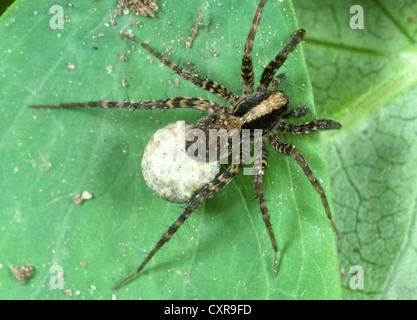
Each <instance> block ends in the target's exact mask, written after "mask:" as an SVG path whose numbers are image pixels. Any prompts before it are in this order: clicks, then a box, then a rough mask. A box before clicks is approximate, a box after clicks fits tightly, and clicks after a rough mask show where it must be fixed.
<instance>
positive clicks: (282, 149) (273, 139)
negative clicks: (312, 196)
mask: <svg viewBox="0 0 417 320" xmlns="http://www.w3.org/2000/svg"><path fill="white" fill-rule="evenodd" d="M269 143H271V144H272V145H273V147H274V148H275V150H276V151H277V152H278V153H280V154H283V155H287V156H292V157H293V158H294V160H295V161H296V162H297V163H298V165H299V166H300V167H301V169H303V171H304V174H305V175H306V176H307V178H308V180H310V182H311V184H312V185H313V187H314V189H316V191H317V193H318V194H319V195H320V197H321V201H322V203H323V206H324V209H325V211H326V214H327V217H328V218H329V221H330V223H331V225H332V227H333V230H334V232H335V234H336V237H337V239H338V240H339V239H340V234H339V232H338V231H337V228H336V226H335V224H334V222H333V219H332V214H331V212H330V207H329V203H328V201H327V197H326V194H325V193H324V189H323V187H322V186H321V184H320V182H319V181H318V180H317V178H316V176H315V175H314V173H313V171H312V170H311V169H310V167H309V166H308V164H307V161H306V159H305V158H304V157H303V156H302V155H301V154H300V152H298V150H297V149H296V147H295V146H293V145H291V144H289V143H286V142H284V141H282V140H281V139H280V138H279V137H278V136H277V135H276V134H271V135H270V136H269Z"/></svg>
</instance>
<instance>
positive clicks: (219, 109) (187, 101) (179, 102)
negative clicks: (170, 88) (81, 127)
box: [29, 97, 227, 113]
mask: <svg viewBox="0 0 417 320" xmlns="http://www.w3.org/2000/svg"><path fill="white" fill-rule="evenodd" d="M29 107H30V108H73V107H84V108H89V107H94V108H103V109H109V108H123V109H140V110H150V109H173V108H194V109H198V110H202V111H206V112H209V113H224V112H225V111H226V109H227V107H226V106H222V105H220V104H218V103H216V102H214V101H211V100H207V99H202V98H192V97H175V98H168V99H161V100H149V101H141V102H131V101H92V102H84V103H61V104H49V105H30V106H29Z"/></svg>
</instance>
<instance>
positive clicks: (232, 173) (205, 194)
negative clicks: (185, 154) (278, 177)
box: [113, 163, 242, 290]
mask: <svg viewBox="0 0 417 320" xmlns="http://www.w3.org/2000/svg"><path fill="white" fill-rule="evenodd" d="M241 168H242V163H240V164H232V165H230V166H229V167H228V168H227V169H226V170H225V171H224V172H223V173H222V174H221V175H219V176H218V177H217V178H216V179H214V180H213V181H212V182H210V183H208V184H207V185H205V186H204V187H203V189H202V190H201V191H200V192H199V193H198V194H197V195H196V196H195V197H194V198H193V199H191V201H190V202H189V204H188V206H187V208H186V209H185V210H184V212H183V213H182V214H181V215H180V216H179V218H178V219H177V220H176V221H175V222H174V224H173V225H171V226H170V227H169V228H168V230H167V231H165V233H164V234H163V235H162V237H161V239H160V240H159V241H158V243H157V244H156V245H155V247H154V248H153V249H152V251H151V252H150V253H149V254H148V256H147V257H146V258H145V260H143V262H142V263H141V265H140V266H139V268H138V269H137V270H136V271H135V272H134V273H132V274H131V275H129V276H128V277H126V278H125V279H123V280H122V281H121V282H119V283H118V284H117V285H116V286H115V287H114V288H113V290H116V289H118V288H120V287H121V286H122V285H123V284H124V283H126V282H127V281H129V280H130V279H131V278H133V277H134V276H135V275H137V274H138V273H139V272H141V271H142V269H143V268H144V267H145V266H146V264H147V263H148V262H149V261H150V260H151V259H152V257H153V256H154V255H155V254H156V253H157V252H158V251H159V249H160V248H161V247H162V246H163V245H164V244H165V243H167V242H168V241H169V240H170V239H171V238H172V236H173V235H174V233H175V232H177V230H178V229H179V227H181V225H182V224H183V223H184V222H185V221H186V220H187V218H188V217H189V216H190V215H191V213H192V212H193V211H194V210H195V209H197V208H198V207H199V206H200V205H201V203H202V202H203V201H204V200H205V199H209V198H211V197H212V196H213V195H214V194H215V193H216V192H217V191H219V190H221V189H223V188H224V187H225V186H226V185H227V184H229V182H231V181H232V180H233V179H234V177H236V175H237V174H238V173H239V172H240V170H241Z"/></svg>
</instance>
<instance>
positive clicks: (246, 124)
mask: <svg viewBox="0 0 417 320" xmlns="http://www.w3.org/2000/svg"><path fill="white" fill-rule="evenodd" d="M266 2H267V1H266V0H261V1H260V3H259V5H258V7H257V9H256V12H255V16H254V18H253V21H252V25H251V27H250V30H249V34H248V37H247V40H246V43H245V47H244V52H243V57H242V67H241V79H242V82H243V85H244V90H243V96H241V97H240V96H238V95H235V94H234V93H233V92H232V91H231V90H229V89H227V88H226V87H225V86H223V85H221V84H219V83H217V82H215V81H213V80H210V79H206V78H203V77H201V76H199V75H196V74H192V73H190V72H188V71H186V70H184V69H182V68H180V67H179V66H178V65H176V64H175V63H174V62H172V61H171V60H169V59H168V58H166V57H165V56H164V55H162V54H160V53H159V52H157V51H156V50H154V49H153V48H151V47H150V46H149V45H148V44H146V43H144V42H141V41H139V40H136V39H133V38H132V37H131V35H127V34H125V35H124V37H125V38H127V39H129V40H131V41H133V42H135V43H137V44H139V45H140V46H141V47H143V48H144V49H145V50H147V51H148V52H150V53H151V54H152V55H154V56H155V57H156V58H157V59H159V60H160V61H161V62H162V63H164V64H165V65H166V66H167V67H169V68H170V69H172V70H173V71H174V72H176V73H177V74H178V75H179V76H181V77H182V78H183V79H185V80H188V81H190V82H192V83H194V84H195V85H196V86H198V87H200V88H202V89H204V90H207V91H209V92H211V93H212V94H214V95H216V96H218V97H220V98H222V99H224V100H226V101H227V102H228V104H229V105H228V106H224V105H221V104H219V103H216V102H213V101H211V100H208V99H203V98H196V97H175V98H168V99H161V100H150V101H141V102H123V101H95V102H87V103H66V104H55V105H32V106H31V107H38V108H39V107H42V108H45V107H46V108H61V107H98V108H127V109H141V110H149V109H156V108H157V109H171V108H194V109H198V110H203V111H206V112H208V113H209V115H208V116H205V117H203V118H201V119H200V120H198V121H197V122H196V123H195V124H194V126H193V127H194V128H196V129H200V130H202V131H203V132H204V133H206V134H207V133H209V131H210V129H225V130H224V131H225V132H228V131H231V130H232V129H236V130H237V132H241V131H242V130H243V129H250V130H251V134H252V131H253V130H255V129H261V130H262V141H261V144H262V145H261V150H262V152H261V154H262V161H261V162H260V163H258V164H257V166H258V169H259V170H258V171H256V173H255V174H254V186H255V193H256V198H257V200H258V203H259V207H260V211H261V214H262V218H263V221H264V223H265V226H266V229H267V231H268V234H269V237H270V240H271V244H272V247H273V249H274V253H275V259H274V270H273V274H274V275H276V274H277V266H278V264H277V254H278V245H277V241H276V239H275V235H274V231H273V229H272V225H271V221H270V215H269V211H268V208H267V205H266V200H265V197H264V192H263V176H264V174H265V171H266V169H267V164H268V148H267V145H268V144H270V145H272V147H273V148H274V149H275V150H276V151H277V152H278V153H280V154H281V155H284V156H291V157H292V158H293V159H294V160H295V161H296V163H297V164H298V165H299V166H300V167H301V169H302V170H303V172H304V174H305V175H306V177H307V178H308V179H309V181H310V182H311V184H312V186H313V187H314V189H315V190H316V192H317V193H318V194H319V195H320V197H321V200H322V203H323V207H324V209H325V212H326V214H327V216H328V218H329V221H330V224H331V226H332V227H333V229H334V231H335V233H336V235H337V237H339V234H338V232H337V229H336V227H335V225H334V223H333V220H332V217H331V212H330V207H329V204H328V201H327V197H326V194H325V192H324V190H323V187H322V186H321V184H320V182H319V181H318V179H317V178H316V177H315V175H314V173H313V171H312V170H311V169H310V167H309V166H308V164H307V161H306V160H305V158H304V157H303V156H302V155H301V154H300V152H299V151H298V150H297V148H296V147H295V146H293V145H291V144H289V143H286V142H284V141H283V140H282V139H281V134H293V135H304V134H309V133H312V132H315V131H318V130H333V129H339V128H341V124H340V123H338V122H336V121H333V120H326V119H316V120H312V121H308V122H302V123H297V124H293V123H287V122H286V121H285V120H286V119H289V118H299V117H302V116H304V115H305V114H307V113H308V112H309V109H308V108H307V107H305V106H298V107H295V108H292V109H291V107H290V101H289V98H288V96H287V95H286V94H285V93H284V92H283V91H280V90H278V88H279V86H280V84H281V83H282V81H283V80H284V79H285V75H284V74H278V75H277V76H275V75H276V74H277V71H278V69H279V68H280V67H281V66H282V65H283V64H284V62H285V60H286V59H287V57H288V55H289V54H290V53H291V52H292V51H293V50H294V49H295V48H296V46H297V45H298V44H299V43H300V42H301V41H302V38H303V37H304V34H305V31H304V30H303V29H300V30H298V31H297V32H296V34H295V35H294V37H293V38H292V40H291V41H290V42H289V43H288V45H287V46H285V47H284V48H283V49H282V50H281V51H280V52H279V53H278V54H277V55H276V57H275V58H273V59H272V60H271V61H270V62H269V64H268V65H267V66H266V67H265V69H264V71H263V73H262V75H261V78H260V82H259V86H258V87H257V88H256V89H254V74H253V67H252V58H251V54H252V48H253V40H254V38H255V35H256V31H257V29H258V26H259V22H260V20H261V16H262V12H263V9H264V6H265V4H266ZM206 136H207V135H206ZM252 138H253V136H252ZM252 142H253V141H252ZM209 143H210V141H209ZM243 166H244V162H243V160H242V158H241V159H240V161H238V163H232V164H230V165H229V166H228V167H227V168H226V169H225V170H224V171H223V173H221V174H220V175H218V176H217V177H216V178H215V179H213V180H212V181H211V182H210V183H208V184H207V185H205V186H204V187H203V188H202V189H201V190H200V191H199V192H198V193H197V194H196V195H195V196H194V197H193V198H192V199H191V200H190V201H189V203H188V205H187V207H186V208H185V210H184V211H183V212H182V214H181V215H180V216H179V217H178V218H177V220H176V221H175V222H174V223H173V224H172V225H171V226H170V227H169V228H168V230H167V231H166V232H164V234H163V235H162V236H161V238H160V240H159V241H158V242H157V243H156V245H155V246H154V247H153V249H152V250H151V251H150V252H149V254H148V255H147V257H146V258H145V259H144V260H143V262H142V263H141V264H140V266H139V267H138V269H137V270H136V271H135V272H134V273H132V274H131V275H129V276H128V277H126V278H125V279H124V280H122V281H121V282H120V283H118V284H117V285H116V286H115V287H114V289H117V288H119V287H120V286H121V285H123V284H124V283H126V282H127V281H128V280H130V279H131V278H132V277H134V276H135V275H137V274H138V273H139V272H140V271H141V270H142V269H143V268H144V267H145V266H146V265H147V264H148V262H149V261H150V260H151V259H152V257H153V256H154V255H155V254H156V253H157V252H158V251H159V249H160V248H161V247H162V246H163V245H165V244H166V243H167V242H168V241H169V240H170V239H171V238H172V236H173V235H174V234H175V233H176V232H177V230H178V229H179V228H180V227H181V225H182V224H183V223H184V222H185V221H186V220H187V218H188V217H189V216H190V215H191V214H192V212H193V211H194V210H195V209H197V208H198V207H199V206H200V204H201V203H202V202H203V201H204V200H205V199H209V198H211V197H212V196H213V195H214V194H215V193H216V192H217V191H219V190H221V189H222V188H223V187H225V186H226V185H227V184H228V183H230V182H231V181H232V180H233V179H234V178H235V177H236V175H238V174H239V172H240V171H241V169H242V168H243Z"/></svg>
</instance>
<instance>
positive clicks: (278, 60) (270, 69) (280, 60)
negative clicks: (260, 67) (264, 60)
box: [256, 29, 306, 92]
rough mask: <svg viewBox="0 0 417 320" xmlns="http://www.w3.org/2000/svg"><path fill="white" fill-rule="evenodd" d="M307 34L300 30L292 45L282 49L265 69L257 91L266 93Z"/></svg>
mask: <svg viewBox="0 0 417 320" xmlns="http://www.w3.org/2000/svg"><path fill="white" fill-rule="evenodd" d="M305 33H306V32H305V30H304V29H300V30H298V31H297V33H296V34H295V36H294V37H293V38H292V40H291V41H290V43H289V44H287V45H286V47H285V48H284V49H282V50H281V52H280V53H278V54H277V55H276V57H275V58H274V59H272V60H271V62H270V63H269V64H268V65H267V66H266V67H265V69H264V71H263V72H262V76H261V80H260V85H259V87H258V88H257V89H256V90H257V91H260V92H264V91H266V90H267V89H268V87H269V84H270V83H271V81H272V78H273V77H274V75H275V73H277V71H278V69H279V68H280V67H281V66H282V65H283V64H284V62H285V60H287V57H288V55H289V54H290V53H291V52H293V51H294V49H295V47H296V46H297V45H298V44H299V43H300V42H301V40H302V39H303V37H304V35H305Z"/></svg>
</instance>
